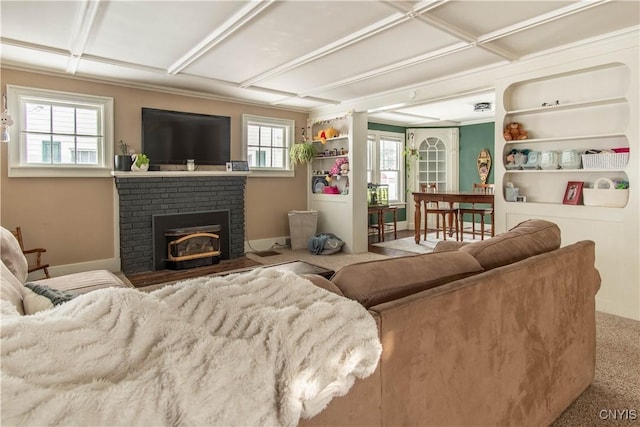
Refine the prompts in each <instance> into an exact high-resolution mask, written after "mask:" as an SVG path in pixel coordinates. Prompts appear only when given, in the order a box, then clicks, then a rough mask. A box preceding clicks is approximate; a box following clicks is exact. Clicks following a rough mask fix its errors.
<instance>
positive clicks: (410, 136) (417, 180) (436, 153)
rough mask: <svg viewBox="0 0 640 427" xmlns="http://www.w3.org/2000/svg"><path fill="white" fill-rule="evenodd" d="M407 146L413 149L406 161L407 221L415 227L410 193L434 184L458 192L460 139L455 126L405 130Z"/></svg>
mask: <svg viewBox="0 0 640 427" xmlns="http://www.w3.org/2000/svg"><path fill="white" fill-rule="evenodd" d="M407 145H408V146H409V147H410V148H415V149H416V150H417V153H418V155H417V157H416V156H410V157H409V158H408V159H409V160H408V163H407V166H408V167H407V192H408V195H407V199H408V200H407V221H408V225H409V228H410V229H414V230H415V223H414V215H415V204H414V203H413V197H412V196H411V193H412V192H415V191H420V184H433V183H435V184H437V185H438V190H447V191H458V190H459V182H458V176H459V173H458V168H459V154H460V138H459V130H458V128H410V129H407Z"/></svg>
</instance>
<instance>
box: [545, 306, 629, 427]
mask: <svg viewBox="0 0 640 427" xmlns="http://www.w3.org/2000/svg"><path fill="white" fill-rule="evenodd" d="M625 410H626V411H627V412H626V415H624V413H625ZM610 411H611V412H610ZM615 411H618V412H617V413H616V412H615ZM631 411H635V412H631ZM613 413H616V414H617V415H616V416H617V417H618V419H613V418H612V414H613ZM634 414H635V415H634ZM596 425H615V426H627V425H636V426H637V425H640V322H638V321H635V320H631V319H626V318H624V317H619V316H614V315H611V314H606V313H601V312H596V373H595V379H594V381H593V383H592V384H591V385H590V386H589V387H588V388H587V389H586V390H585V392H584V393H582V394H581V395H580V396H579V397H578V399H576V401H575V402H574V403H573V404H572V405H571V406H570V407H569V408H568V409H567V410H566V411H564V413H563V414H562V415H561V416H560V417H559V418H558V419H557V420H556V421H555V422H554V423H553V424H552V427H574V426H596Z"/></svg>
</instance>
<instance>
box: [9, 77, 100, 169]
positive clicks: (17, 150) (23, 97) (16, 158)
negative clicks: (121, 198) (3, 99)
mask: <svg viewBox="0 0 640 427" xmlns="http://www.w3.org/2000/svg"><path fill="white" fill-rule="evenodd" d="M27 101H42V102H52V103H58V104H68V105H69V106H78V107H82V106H92V107H96V108H97V109H98V111H99V116H100V117H99V120H101V128H102V143H100V144H98V147H97V153H96V154H97V164H95V165H88V164H82V163H81V164H27V162H26V138H25V135H24V132H23V129H24V127H25V122H26V117H25V111H24V108H23V106H24V104H25V102H27ZM7 107H8V110H9V113H10V114H11V115H12V117H13V120H14V123H13V125H12V126H11V128H10V137H11V141H10V142H9V147H8V165H9V168H8V176H9V177H10V178H17V177H111V172H112V170H113V98H110V97H104V96H94V95H85V94H79V93H71V92H60V91H55V90H48V89H36V88H30V87H24V86H14V85H7Z"/></svg>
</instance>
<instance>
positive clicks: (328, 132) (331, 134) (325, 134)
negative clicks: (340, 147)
mask: <svg viewBox="0 0 640 427" xmlns="http://www.w3.org/2000/svg"><path fill="white" fill-rule="evenodd" d="M336 136H340V132H338V131H337V130H335V129H334V128H332V127H330V128H328V129H320V130H319V131H318V136H316V137H314V139H315V140H316V141H317V140H320V142H322V143H323V144H326V143H327V139H329V138H335V137H336Z"/></svg>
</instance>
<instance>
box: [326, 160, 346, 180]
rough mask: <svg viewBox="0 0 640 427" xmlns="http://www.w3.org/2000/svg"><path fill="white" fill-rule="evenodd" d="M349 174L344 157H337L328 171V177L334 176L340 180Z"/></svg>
mask: <svg viewBox="0 0 640 427" xmlns="http://www.w3.org/2000/svg"><path fill="white" fill-rule="evenodd" d="M348 174H349V159H347V158H346V157H339V158H337V159H336V161H335V163H334V164H333V166H331V169H330V170H329V177H333V176H336V177H338V179H340V176H346V175H348Z"/></svg>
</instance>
